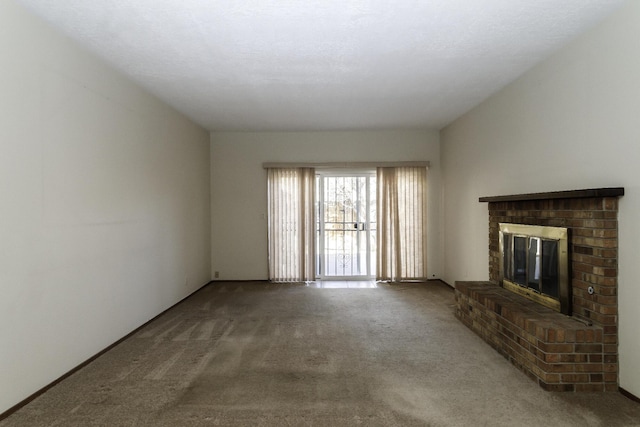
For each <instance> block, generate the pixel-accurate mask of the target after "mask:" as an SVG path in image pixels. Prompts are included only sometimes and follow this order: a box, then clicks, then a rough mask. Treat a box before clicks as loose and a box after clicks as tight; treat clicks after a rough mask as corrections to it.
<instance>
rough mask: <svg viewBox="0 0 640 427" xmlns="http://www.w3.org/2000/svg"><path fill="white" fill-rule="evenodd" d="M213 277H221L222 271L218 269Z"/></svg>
mask: <svg viewBox="0 0 640 427" xmlns="http://www.w3.org/2000/svg"><path fill="white" fill-rule="evenodd" d="M213 277H214V278H216V279H219V278H220V272H219V271H216V272H215V273H213Z"/></svg>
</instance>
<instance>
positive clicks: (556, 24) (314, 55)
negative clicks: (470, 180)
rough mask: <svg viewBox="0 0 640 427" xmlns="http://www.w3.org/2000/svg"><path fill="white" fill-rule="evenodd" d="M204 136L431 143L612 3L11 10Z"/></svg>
mask: <svg viewBox="0 0 640 427" xmlns="http://www.w3.org/2000/svg"><path fill="white" fill-rule="evenodd" d="M18 2H19V3H22V4H24V5H25V6H26V7H28V8H29V9H31V10H32V11H34V12H35V13H36V14H38V15H40V16H42V17H44V18H45V19H46V20H48V21H49V22H51V23H52V24H53V25H54V26H56V27H58V28H60V29H61V30H62V31H64V32H65V33H66V34H68V35H69V36H70V37H71V38H73V39H76V40H77V41H78V42H80V43H81V44H82V45H84V46H86V47H87V48H88V49H89V50H91V51H93V52H95V53H96V54H97V55H98V56H100V57H102V58H104V59H105V60H106V61H107V62H109V63H111V64H112V65H113V66H115V67H116V68H117V69H119V70H121V71H122V72H124V73H125V74H127V75H128V76H130V77H131V78H132V79H133V80H135V81H137V82H139V83H140V84H141V85H142V86H144V87H145V88H147V89H148V90H149V91H151V92H152V93H154V94H155V95H156V96H158V97H159V98H161V99H163V100H164V101H166V102H167V103H169V104H170V105H172V106H174V107H175V108H176V109H178V110H180V111H182V112H183V113H184V114H186V115H187V116H189V117H190V118H191V119H193V120H194V121H196V122H197V123H200V124H201V125H203V126H204V127H206V128H207V129H210V130H255V131H258V130H279V131H288V130H350V129H358V130H360V129H400V128H420V129H425V128H426V129H440V128H442V127H443V126H445V125H447V124H448V123H450V122H452V121H453V120H455V119H456V118H457V117H459V116H460V115H462V114H464V113H465V112H467V111H468V110H469V109H471V108H472V107H474V106H476V105H477V104H479V103H480V102H481V101H483V100H484V99H486V98H487V97H488V96H490V95H491V94H493V93H495V92H496V91H497V90H499V89H500V88H502V87H504V86H505V85H506V84H508V83H509V82H511V81H512V80H514V79H515V78H516V77H518V76H519V75H521V74H522V73H523V72H524V71H526V70H527V69H529V68H530V67H531V66H533V65H534V64H536V63H537V62H539V61H540V60H542V59H544V58H545V57H547V56H549V55H550V54H551V53H552V52H553V51H555V50H557V49H558V48H559V47H561V46H562V45H564V44H566V43H567V42H568V41H569V40H570V39H572V38H573V37H575V36H576V35H577V34H579V33H581V32H584V31H585V30H586V29H588V28H589V27H592V26H593V25H594V24H595V23H597V22H598V21H600V20H602V19H603V18H604V17H605V16H606V15H608V14H610V13H611V12H612V11H613V10H614V9H615V8H616V7H618V6H619V5H620V4H621V3H622V2H623V0H226V1H225V0H99V1H97V0H96V1H94V0H55V1H52V0H18Z"/></svg>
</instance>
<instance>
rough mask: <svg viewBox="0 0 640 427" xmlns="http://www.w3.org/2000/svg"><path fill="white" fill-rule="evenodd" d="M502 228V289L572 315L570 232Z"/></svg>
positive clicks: (506, 225)
mask: <svg viewBox="0 0 640 427" xmlns="http://www.w3.org/2000/svg"><path fill="white" fill-rule="evenodd" d="M499 226H500V234H499V245H500V283H501V284H502V287H504V288H505V289H508V290H510V291H512V292H515V293H517V294H520V295H522V296H524V297H525V298H528V299H530V300H532V301H535V302H537V303H540V304H542V305H544V306H547V307H549V308H552V309H553V310H555V311H558V312H560V313H563V314H567V315H569V314H570V312H571V311H570V310H571V307H570V304H571V287H570V284H569V277H570V276H569V254H568V241H569V229H568V228H564V227H548V226H538V225H523V224H510V223H500V224H499Z"/></svg>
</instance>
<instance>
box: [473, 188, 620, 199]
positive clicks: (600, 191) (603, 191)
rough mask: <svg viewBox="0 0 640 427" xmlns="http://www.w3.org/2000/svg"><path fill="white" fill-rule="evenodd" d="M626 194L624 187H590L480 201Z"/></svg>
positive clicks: (490, 197) (580, 197)
mask: <svg viewBox="0 0 640 427" xmlns="http://www.w3.org/2000/svg"><path fill="white" fill-rule="evenodd" d="M620 196H624V187H610V188H590V189H586V190H569V191H550V192H547V193H529V194H513V195H509V196H488V197H480V199H479V201H480V202H486V203H494V202H523V201H528V200H555V199H586V198H591V197H620Z"/></svg>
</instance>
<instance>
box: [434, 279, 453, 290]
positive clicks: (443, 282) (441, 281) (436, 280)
mask: <svg viewBox="0 0 640 427" xmlns="http://www.w3.org/2000/svg"><path fill="white" fill-rule="evenodd" d="M427 282H440V283H442V284H444V285H447V286H448V287H450V288H451V289H455V287H454V286H451V285H450V284H448V283H447V282H445V281H444V280H442V279H429V280H427Z"/></svg>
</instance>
